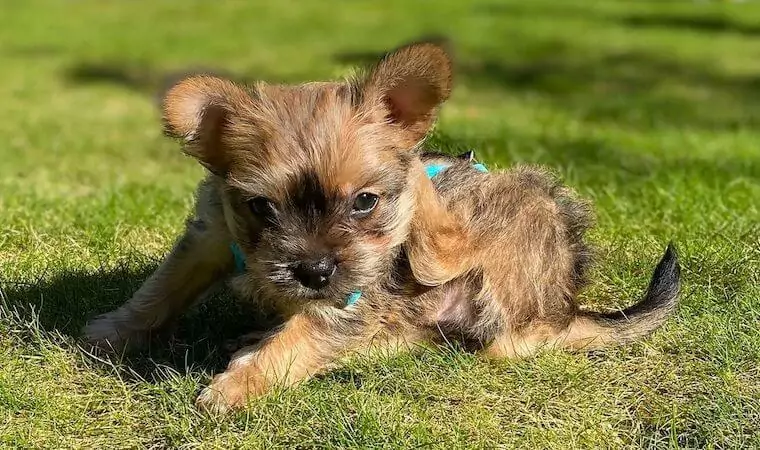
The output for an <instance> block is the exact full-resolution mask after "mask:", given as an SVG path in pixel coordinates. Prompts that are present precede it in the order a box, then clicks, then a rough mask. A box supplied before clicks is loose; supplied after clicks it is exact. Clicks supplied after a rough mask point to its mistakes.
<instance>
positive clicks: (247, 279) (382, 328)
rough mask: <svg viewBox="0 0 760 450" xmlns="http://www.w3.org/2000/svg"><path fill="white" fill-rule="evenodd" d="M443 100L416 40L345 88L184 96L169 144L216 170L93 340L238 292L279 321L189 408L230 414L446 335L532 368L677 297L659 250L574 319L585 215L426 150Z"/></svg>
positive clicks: (428, 51) (674, 271)
mask: <svg viewBox="0 0 760 450" xmlns="http://www.w3.org/2000/svg"><path fill="white" fill-rule="evenodd" d="M451 86H452V66H451V60H450V58H449V55H448V53H447V51H446V50H445V49H444V48H443V47H441V46H439V45H437V44H433V43H425V42H422V43H415V44H410V45H407V46H404V47H401V48H399V49H397V50H395V51H393V52H391V53H389V54H388V55H386V56H385V57H384V58H383V59H382V60H381V61H380V62H379V63H377V65H375V66H374V68H372V69H371V70H370V71H368V72H367V73H366V74H363V75H360V76H357V77H354V78H352V79H350V80H347V81H340V82H323V83H307V84H303V85H298V86H280V85H269V84H265V83H258V84H255V85H254V86H252V87H249V88H244V87H242V86H239V85H237V84H235V83H233V82H230V81H227V80H224V79H220V78H217V77H212V76H195V77H191V78H187V79H185V80H184V81H181V82H179V83H178V84H176V85H175V86H174V87H173V88H171V89H170V90H169V91H168V93H167V94H166V96H165V99H164V102H163V114H164V121H165V127H166V130H167V132H168V134H170V135H171V136H174V137H178V138H180V139H181V140H182V141H183V142H184V151H185V152H186V153H187V154H188V155H190V156H192V157H194V158H196V159H197V160H198V161H199V162H200V163H201V164H202V165H203V166H204V167H206V168H207V169H208V172H209V174H208V177H207V178H206V179H205V180H204V181H203V182H201V184H200V186H199V189H198V192H197V204H196V208H195V214H194V216H193V217H192V218H191V219H190V220H189V221H188V222H187V227H186V231H185V233H184V235H183V236H182V237H181V238H180V239H179V240H178V242H177V244H176V245H175V247H174V249H173V250H172V251H171V253H170V254H169V256H167V258H166V260H165V261H164V262H163V263H162V264H161V266H160V267H159V268H158V269H157V270H156V272H155V273H154V274H153V275H152V276H151V277H150V278H149V279H148V280H147V281H146V282H145V283H144V284H143V286H142V287H141V288H140V289H139V290H138V291H137V292H136V293H135V294H134V296H133V297H132V298H131V299H130V300H129V301H127V302H126V303H125V304H124V305H122V306H121V307H119V308H118V309H116V310H114V311H112V312H109V313H107V314H104V315H102V316H99V317H98V318H96V319H95V320H94V321H92V322H91V323H90V324H89V325H88V326H87V327H86V329H85V332H84V333H85V336H86V338H87V339H88V340H89V341H90V342H92V343H93V344H96V345H101V346H103V345H106V346H110V347H112V348H122V347H123V346H124V345H126V344H139V343H140V342H141V341H143V340H144V339H145V338H146V336H148V335H149V334H150V333H151V331H153V330H156V329H158V328H159V327H161V326H162V325H164V324H166V323H167V322H168V321H169V320H170V319H172V318H175V317H176V316H177V315H179V314H180V313H182V312H183V311H184V310H185V309H187V308H188V306H189V305H191V304H192V303H193V300H194V299H196V298H197V297H198V296H199V295H200V294H201V293H203V292H204V291H205V290H206V289H207V288H209V286H211V285H212V284H213V283H214V282H215V281H217V280H219V279H223V278H225V277H232V281H231V285H232V286H233V287H234V288H235V290H236V291H237V293H238V295H240V296H241V297H242V298H244V299H250V300H252V301H256V302H259V303H260V304H262V305H264V306H267V307H272V308H275V309H276V310H277V311H278V312H279V313H280V314H281V315H282V317H283V318H284V320H285V322H284V324H283V325H282V326H281V327H279V328H278V329H276V330H275V331H273V332H272V333H271V334H268V335H267V336H266V337H264V338H263V339H262V340H261V341H260V342H258V343H257V344H255V345H251V346H247V347H244V348H242V349H241V350H239V351H238V352H237V353H236V354H234V355H233V357H232V361H231V362H230V364H229V367H228V368H227V370H226V371H225V372H224V373H222V374H219V375H216V376H215V377H214V378H213V380H212V381H211V384H210V386H209V387H208V388H206V389H205V390H204V391H203V392H202V393H201V394H200V396H199V398H198V400H197V402H198V404H199V405H200V406H202V407H204V408H208V409H211V410H221V411H224V410H227V409H229V408H236V407H242V406H244V405H245V403H246V401H247V399H248V398H250V397H252V396H257V395H260V394H263V393H265V392H267V390H269V389H271V388H272V387H273V386H274V385H292V384H294V383H297V382H299V381H302V380H305V379H307V378H309V377H310V376H313V375H314V374H317V373H319V372H322V371H325V370H327V369H328V368H330V367H331V366H334V365H335V364H336V362H337V361H338V360H339V359H340V358H341V357H342V356H345V355H347V354H349V353H354V352H366V351H369V350H372V349H399V348H401V349H403V348H408V347H409V346H410V345H414V344H418V343H429V342H441V341H442V340H451V339H454V340H458V341H460V342H462V343H463V344H464V345H466V346H468V347H472V348H474V349H475V350H476V351H479V352H482V354H484V355H487V356H491V357H504V358H512V357H526V356H529V355H532V354H534V353H535V352H536V351H538V350H539V349H541V348H544V347H557V348H563V349H568V350H590V349H599V348H603V347H605V346H609V345H614V344H623V343H626V342H630V341H632V340H634V339H637V338H640V337H642V336H645V335H647V334H648V333H650V332H651V331H653V330H654V329H655V328H657V327H658V326H659V325H660V324H662V323H663V321H664V320H665V319H666V317H667V316H668V314H669V313H670V312H671V311H672V310H673V309H674V308H675V306H676V301H677V296H678V291H679V268H678V263H677V260H676V255H675V252H674V251H673V249H672V248H671V247H668V250H667V251H666V253H665V256H664V257H663V259H662V261H661V262H660V264H659V265H658V267H657V269H656V270H655V273H654V276H653V278H652V281H651V284H650V286H649V290H648V292H647V293H646V294H645V296H644V298H643V300H642V301H641V302H640V303H638V304H635V305H634V306H632V307H630V308H628V309H625V310H624V311H619V312H613V313H597V312H590V311H586V310H584V309H582V308H580V307H579V306H578V305H577V304H576V301H575V298H576V295H577V293H578V291H579V289H580V288H581V287H582V285H583V283H584V278H585V273H586V267H587V265H588V263H589V248H588V247H587V245H586V243H584V233H585V232H586V230H587V228H588V227H589V225H590V223H591V213H590V209H589V206H588V204H587V203H586V202H583V201H581V200H579V199H577V198H576V197H575V196H574V195H573V193H572V192H571V191H570V190H569V189H567V188H565V187H563V186H562V185H560V184H559V183H558V182H557V181H556V180H555V179H554V178H553V177H552V176H551V175H549V174H548V173H547V172H545V171H543V170H541V169H538V168H531V167H518V168H514V169H512V170H509V171H506V172H503V173H487V172H485V171H484V170H485V169H484V168H483V167H482V166H475V165H473V163H472V161H470V159H471V158H470V157H469V156H465V157H463V158H455V157H447V156H444V155H439V154H422V153H420V151H419V148H420V145H421V142H422V141H423V139H424V137H425V136H426V134H427V132H428V131H429V130H430V128H431V126H432V125H433V122H434V119H435V118H436V113H437V110H438V108H439V106H440V105H441V104H442V103H443V102H444V101H445V100H446V99H447V98H448V97H449V93H450V91H451ZM431 168H433V169H434V170H433V171H432V172H431ZM236 266H238V267H237V269H236Z"/></svg>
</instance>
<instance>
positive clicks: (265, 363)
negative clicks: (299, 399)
mask: <svg viewBox="0 0 760 450" xmlns="http://www.w3.org/2000/svg"><path fill="white" fill-rule="evenodd" d="M325 326H326V324H325V323H324V322H323V321H322V320H320V319H318V318H316V317H311V316H309V315H306V314H297V315H295V316H293V317H291V318H290V320H288V321H287V322H286V323H285V324H284V325H283V326H282V328H281V329H280V330H279V331H277V332H276V333H275V334H273V335H271V336H269V337H268V338H266V339H264V340H263V341H262V342H260V343H259V344H257V345H253V346H250V347H245V348H243V349H241V350H239V351H238V352H237V353H235V354H234V355H233V356H232V360H231V361H230V364H229V366H228V367H227V370H226V371H225V372H224V373H221V374H219V375H216V376H215V377H214V378H213V380H212V381H211V384H210V385H209V387H207V388H206V389H204V390H203V392H201V395H200V396H199V397H198V400H197V404H198V406H199V407H202V408H204V409H207V410H211V411H218V412H223V411H226V410H228V409H230V408H239V407H243V406H245V404H246V402H247V400H248V398H249V397H255V396H258V395H261V394H263V393H265V392H266V391H268V390H269V389H270V388H272V387H273V386H274V385H276V384H281V385H284V386H288V385H292V384H295V383H297V382H298V381H301V380H303V379H305V378H308V377H309V376H311V375H313V374H315V373H318V372H320V371H322V370H323V369H324V368H325V367H326V366H327V365H328V364H329V363H330V362H332V361H334V360H335V359H336V358H337V357H338V354H339V353H341V349H343V348H345V347H347V346H349V344H348V342H347V340H348V339H350V338H347V337H340V336H338V335H334V333H331V331H330V330H328V329H326V328H325Z"/></svg>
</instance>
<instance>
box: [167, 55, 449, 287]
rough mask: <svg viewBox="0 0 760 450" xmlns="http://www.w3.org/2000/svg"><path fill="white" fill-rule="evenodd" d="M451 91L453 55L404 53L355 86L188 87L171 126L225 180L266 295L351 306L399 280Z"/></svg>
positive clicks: (203, 80)
mask: <svg viewBox="0 0 760 450" xmlns="http://www.w3.org/2000/svg"><path fill="white" fill-rule="evenodd" d="M450 90H451V62H450V58H449V56H448V54H447V52H446V51H445V50H444V49H443V48H442V47H440V46H438V45H436V44H431V43H418V44H411V45H408V46H404V47H401V48H400V49H398V50H396V51H394V52H391V53H389V54H388V55H386V56H385V57H384V58H383V59H382V60H381V61H380V62H379V63H378V64H377V65H376V66H375V67H374V68H373V69H372V70H370V71H369V72H368V73H367V74H366V75H363V76H361V77H357V78H356V79H353V80H350V81H345V82H329V83H309V84H304V85H298V86H278V85H268V84H264V83H259V84H257V85H255V86H253V87H251V88H243V87H241V86H238V85H236V84H234V83H232V82H230V81H227V80H223V79H220V78H216V77H209V76H196V77H192V78H188V79H185V80H184V81H182V82H180V83H179V84H177V85H175V86H174V87H173V88H172V89H170V90H169V92H168V93H167V95H166V97H165V99H164V104H163V112H164V121H165V125H166V129H167V131H168V133H169V134H171V135H173V136H176V137H179V138H182V139H183V140H184V142H185V152H186V153H187V154H189V155H191V156H193V157H195V158H197V159H198V160H199V161H200V162H201V164H203V165H204V166H205V167H206V168H207V169H208V170H209V171H210V172H211V173H213V174H214V175H215V177H217V181H218V182H219V185H220V186H221V190H222V194H223V198H224V206H225V217H226V220H227V223H228V225H229V227H230V230H231V232H232V234H233V235H234V237H235V239H236V240H237V242H238V243H239V244H240V246H241V247H242V249H243V251H244V252H245V254H246V256H247V264H248V271H249V273H250V274H251V275H253V277H254V278H255V279H256V282H257V284H258V286H257V288H259V289H262V290H264V291H265V292H268V293H269V294H270V296H275V297H277V298H291V299H294V300H309V299H342V298H344V297H345V296H346V295H347V294H348V293H350V292H351V291H353V290H355V289H361V288H362V287H364V286H367V285H368V284H370V283H372V282H374V281H376V280H377V279H378V277H380V276H383V275H387V274H388V273H389V267H388V264H389V263H390V262H391V261H392V259H393V257H394V256H395V255H396V254H397V252H398V249H399V246H400V244H401V243H402V242H403V241H404V240H405V238H406V236H407V233H408V227H409V222H410V218H411V215H412V213H413V210H414V202H415V198H414V192H413V191H414V189H412V188H411V187H412V185H413V183H415V180H416V178H415V175H414V174H413V171H411V170H410V169H411V168H412V166H413V165H414V164H418V159H417V158H416V155H415V152H414V150H415V148H416V147H417V145H418V144H419V143H420V142H421V141H422V139H423V138H424V137H425V135H426V133H427V132H428V130H429V129H430V127H431V126H432V124H433V121H434V120H435V116H436V112H437V109H438V107H439V105H440V104H441V103H442V102H443V101H445V100H446V99H447V98H448V96H449V93H450Z"/></svg>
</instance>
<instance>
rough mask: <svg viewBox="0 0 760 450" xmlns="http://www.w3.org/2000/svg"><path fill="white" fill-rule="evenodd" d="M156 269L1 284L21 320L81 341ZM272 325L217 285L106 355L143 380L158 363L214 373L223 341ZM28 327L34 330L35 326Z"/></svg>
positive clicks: (222, 356)
mask: <svg viewBox="0 0 760 450" xmlns="http://www.w3.org/2000/svg"><path fill="white" fill-rule="evenodd" d="M155 268H156V266H155V264H154V265H147V266H142V267H139V268H132V267H127V266H121V267H117V268H114V269H110V270H105V269H102V270H98V271H95V272H85V271H73V272H65V273H62V274H60V275H56V276H53V277H51V278H49V279H43V280H39V281H36V282H33V283H13V282H7V281H1V280H0V288H1V289H2V292H3V294H4V296H5V299H6V300H5V302H6V304H7V306H8V308H9V309H11V310H13V311H16V312H17V314H18V315H19V317H20V319H21V321H22V322H23V323H27V324H29V323H33V322H34V321H38V322H39V326H40V327H41V328H42V329H43V330H45V331H48V332H54V333H55V332H57V333H60V334H61V335H63V336H68V337H71V338H73V339H74V340H75V341H76V342H77V343H80V344H81V330H82V327H84V325H85V324H86V323H87V322H88V321H89V320H90V319H92V318H93V317H95V316H97V315H98V314H101V313H104V312H107V311H110V310H112V309H114V308H116V307H118V306H119V305H121V304H122V303H123V302H124V301H126V300H127V299H128V298H130V296H131V295H132V294H133V293H134V291H136V290H137V289H138V288H139V287H140V285H141V284H142V282H143V281H145V279H146V278H147V277H148V276H149V275H150V274H151V273H152V271H153V270H154V269H155ZM272 326H274V323H273V322H272V319H271V317H268V316H267V315H266V314H265V313H263V312H262V311H257V310H255V309H254V307H253V306H250V305H244V304H241V303H239V302H236V301H235V300H234V299H233V297H232V296H231V294H230V293H229V292H227V291H226V290H225V289H223V288H222V289H221V290H220V291H219V292H218V293H215V294H214V295H211V296H210V297H209V298H207V299H206V300H205V301H203V302H202V303H200V304H198V305H196V306H194V307H192V308H191V309H190V310H189V311H188V312H186V313H185V314H183V315H182V316H181V317H180V318H179V319H178V320H177V321H175V322H174V323H172V324H171V325H169V326H167V327H165V328H164V329H162V330H161V331H159V332H157V333H156V334H155V335H154V336H152V338H151V341H150V342H149V344H148V346H147V347H146V348H144V349H141V350H135V351H132V352H130V353H128V354H126V355H113V356H109V357H108V358H107V359H109V360H111V361H120V363H121V364H123V365H126V366H127V367H128V368H129V369H131V371H132V373H135V374H137V375H138V376H140V377H142V378H144V379H148V380H150V379H153V378H154V377H155V375H156V374H159V373H161V372H160V371H159V370H158V369H159V366H168V367H171V368H172V369H174V370H176V371H178V372H179V373H187V372H188V371H190V370H193V371H195V370H203V371H219V370H221V369H223V368H224V367H225V365H226V363H227V362H228V360H229V356H230V355H229V353H228V351H226V350H225V349H224V345H225V343H226V342H227V341H228V340H233V339H236V338H238V337H239V336H240V335H242V334H244V333H247V332H250V331H253V330H264V329H269V328H271V327H272ZM29 328H30V332H33V329H34V326H30V327H29ZM126 375H129V374H128V373H126Z"/></svg>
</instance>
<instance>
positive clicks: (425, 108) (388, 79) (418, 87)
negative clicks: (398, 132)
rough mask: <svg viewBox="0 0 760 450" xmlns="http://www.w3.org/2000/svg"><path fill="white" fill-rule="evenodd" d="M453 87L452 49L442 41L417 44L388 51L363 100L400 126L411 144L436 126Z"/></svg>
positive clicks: (366, 84)
mask: <svg viewBox="0 0 760 450" xmlns="http://www.w3.org/2000/svg"><path fill="white" fill-rule="evenodd" d="M451 86H452V62H451V57H450V56H449V52H448V51H447V50H446V49H445V48H444V47H443V46H442V45H440V44H438V43H433V42H421V43H414V44H409V45H406V46H403V47H401V48H399V49H397V50H395V51H392V52H390V53H388V54H387V55H386V56H385V57H384V58H383V59H382V60H381V61H380V62H379V63H378V64H377V65H376V66H375V67H374V68H373V69H372V70H371V71H370V73H369V75H368V76H367V78H366V79H365V81H364V85H363V92H362V99H363V103H364V105H365V107H368V108H370V111H377V112H378V113H379V115H380V117H379V118H378V119H380V120H385V121H387V122H389V123H390V124H392V125H396V126H398V127H400V128H401V129H402V130H403V134H404V137H405V139H406V140H407V141H408V143H409V146H410V147H411V146H414V145H416V144H417V143H418V142H419V141H420V140H422V138H424V137H425V135H426V134H427V132H428V131H429V130H430V127H432V125H433V122H434V121H435V118H436V114H437V111H438V107H439V106H440V104H441V103H443V102H444V101H446V100H447V99H448V98H449V95H450V93H451Z"/></svg>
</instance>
